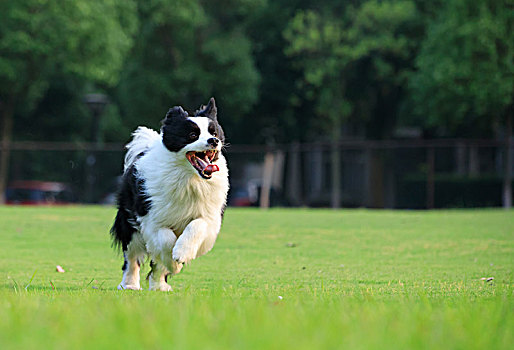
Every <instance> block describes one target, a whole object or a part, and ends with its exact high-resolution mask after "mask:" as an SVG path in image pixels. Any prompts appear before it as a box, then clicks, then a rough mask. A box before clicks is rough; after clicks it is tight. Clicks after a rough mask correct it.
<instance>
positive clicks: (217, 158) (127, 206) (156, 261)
mask: <svg viewBox="0 0 514 350" xmlns="http://www.w3.org/2000/svg"><path fill="white" fill-rule="evenodd" d="M132 135H133V139H132V141H131V142H129V143H128V144H127V153H126V155H125V167H124V173H123V182H122V185H121V188H120V191H119V193H118V213H117V215H116V219H115V221H114V225H113V226H112V228H111V236H112V238H113V245H114V246H116V247H121V248H122V250H123V255H124V258H125V262H124V264H123V268H122V270H123V279H122V280H121V283H120V284H119V286H118V289H135V290H140V289H141V286H140V282H139V280H140V277H139V270H140V266H141V263H142V261H144V258H145V257H146V256H149V257H150V267H151V271H150V273H149V274H148V281H149V289H150V290H161V291H170V290H172V289H171V286H170V285H169V284H168V283H167V276H168V275H169V274H172V275H174V274H177V273H179V272H180V270H181V269H182V267H183V266H184V265H185V264H188V263H189V262H190V261H191V260H193V259H195V258H197V257H199V256H201V255H203V254H205V253H207V252H208V251H209V250H211V249H212V247H213V246H214V242H215V241H216V237H217V236H218V233H219V231H220V228H221V221H222V219H223V212H224V209H225V205H226V199H227V192H228V188H229V183H228V168H227V163H226V161H225V158H224V157H223V154H222V153H221V149H222V147H223V143H224V141H225V137H224V133H223V129H222V128H221V126H220V125H219V123H218V120H217V109H216V103H215V101H214V98H211V99H210V101H209V103H208V104H207V106H201V107H200V109H199V110H198V111H196V112H195V113H194V115H189V114H188V113H187V112H185V111H184V110H183V109H182V107H178V106H177V107H173V108H171V109H170V110H169V111H168V113H167V114H166V118H165V119H164V120H163V121H162V127H161V132H160V134H159V133H157V132H155V131H154V130H151V129H148V128H145V127H139V128H138V129H137V130H136V131H135V132H134V133H133V134H132Z"/></svg>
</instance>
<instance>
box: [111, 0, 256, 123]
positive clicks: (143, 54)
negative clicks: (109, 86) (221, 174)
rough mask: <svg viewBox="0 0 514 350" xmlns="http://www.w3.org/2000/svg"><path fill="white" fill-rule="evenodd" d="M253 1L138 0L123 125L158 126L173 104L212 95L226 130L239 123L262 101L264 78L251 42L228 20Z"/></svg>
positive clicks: (120, 94)
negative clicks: (260, 91) (138, 23)
mask: <svg viewBox="0 0 514 350" xmlns="http://www.w3.org/2000/svg"><path fill="white" fill-rule="evenodd" d="M255 2H256V3H259V1H255ZM252 3H254V2H252V1H241V0H239V1H238V0H232V1H225V2H224V4H222V5H220V3H218V2H207V1H205V2H204V1H199V0H193V1H189V0H188V1H185V0H181V1H153V2H151V3H149V2H148V1H144V0H140V1H139V3H138V4H139V5H138V10H139V17H140V21H141V28H140V31H139V33H138V35H137V38H136V42H137V44H136V45H135V47H134V49H133V51H132V53H131V55H130V56H131V57H130V59H129V60H128V61H127V63H126V65H125V68H124V72H123V74H122V79H121V82H120V84H119V89H118V90H117V93H116V96H117V100H118V103H119V105H120V106H121V112H122V114H123V116H124V122H125V123H126V124H127V125H130V128H133V127H135V126H136V125H139V124H141V123H144V124H147V125H148V124H150V125H151V126H158V122H159V120H160V119H162V117H163V115H164V113H165V111H166V110H167V109H168V108H169V107H171V106H172V105H177V104H180V105H183V106H185V107H186V108H196V107H198V106H199V104H200V103H202V102H203V103H205V102H206V101H207V99H208V97H210V96H216V102H217V103H218V105H219V109H220V110H222V111H223V113H222V114H223V123H224V126H225V128H230V126H231V125H233V123H235V122H236V121H237V120H238V119H240V118H241V116H242V114H243V113H245V112H247V111H248V110H249V109H250V108H251V107H252V106H253V104H254V103H255V102H256V101H257V98H258V95H257V87H258V84H259V78H260V77H259V73H258V71H257V70H256V68H255V66H254V63H253V59H252V43H251V41H250V40H249V39H248V37H247V36H246V34H245V31H244V27H243V26H242V25H241V24H240V21H236V20H234V19H232V17H231V16H235V13H238V11H242V10H244V7H245V6H250V5H251V4H252ZM220 9H224V10H223V11H221V10H220Z"/></svg>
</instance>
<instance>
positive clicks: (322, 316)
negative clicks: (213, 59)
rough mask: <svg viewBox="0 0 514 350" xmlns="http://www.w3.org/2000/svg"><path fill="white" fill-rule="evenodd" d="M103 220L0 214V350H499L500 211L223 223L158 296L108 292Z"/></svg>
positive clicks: (68, 210) (291, 215)
mask: <svg viewBox="0 0 514 350" xmlns="http://www.w3.org/2000/svg"><path fill="white" fill-rule="evenodd" d="M114 215H115V210H114V208H110V207H97V206H88V207H61V208H57V207H53V208H52V207H50V208H49V207H47V208H27V207H25V208H21V207H1V208H0V220H1V222H2V227H1V231H0V246H2V247H3V251H2V254H1V255H0V315H2V317H0V340H1V343H2V348H3V349H31V348H37V347H41V344H44V345H45V347H48V348H53V349H68V348H94V349H105V348H109V349H117V348H127V347H131V348H133V347H136V348H181V349H204V348H205V349H232V348H233V349H293V348H294V349H313V348H315V349H338V348H348V349H436V348H444V349H485V348H491V349H510V348H511V347H512V343H513V342H514V334H513V332H512V328H513V326H514V314H513V313H512V308H513V306H514V301H513V299H512V293H513V285H512V281H513V277H514V276H513V267H514V266H513V261H512V256H513V254H514V241H513V236H512V232H513V230H514V226H513V225H514V222H513V221H512V212H508V211H504V210H454V211H425V212H421V211H405V212H402V211H396V212H391V211H367V210H345V211H333V210H305V209H302V210H284V209H274V210H268V211H261V210H258V209H235V208H229V209H228V210H227V212H226V215H225V220H224V223H223V228H222V231H221V234H220V237H219V238H218V242H217V243H216V246H215V247H214V249H213V250H212V251H211V252H210V253H209V254H207V255H205V256H203V257H201V258H199V259H197V260H194V261H193V262H192V263H191V265H190V266H187V267H186V268H185V269H184V270H183V271H182V272H181V273H180V274H179V275H177V276H175V277H173V278H172V279H171V280H170V283H171V284H172V285H173V287H174V291H173V292H171V293H160V292H148V291H139V292H133V291H117V290H116V289H115V288H116V286H117V284H118V283H119V281H120V278H121V270H120V267H121V264H122V257H121V256H119V255H117V254H116V253H115V252H114V251H113V250H112V249H111V247H110V240H109V235H108V229H109V225H110V223H111V222H112V220H113V218H114ZM56 265H61V266H62V267H63V268H64V269H65V270H66V272H65V273H57V272H56V271H55V267H56ZM148 269H149V267H148V263H146V264H145V265H144V268H143V270H144V271H143V275H144V274H145V273H146V272H147V271H148ZM482 277H494V280H492V281H491V282H486V281H483V280H481V278H482ZM29 282H30V283H29ZM27 285H29V286H28V287H27V290H26V291H25V289H24V287H25V286H27ZM143 286H144V287H147V282H143ZM279 296H280V297H282V299H280V298H279ZM113 335H116V336H113ZM199 335H201V336H199Z"/></svg>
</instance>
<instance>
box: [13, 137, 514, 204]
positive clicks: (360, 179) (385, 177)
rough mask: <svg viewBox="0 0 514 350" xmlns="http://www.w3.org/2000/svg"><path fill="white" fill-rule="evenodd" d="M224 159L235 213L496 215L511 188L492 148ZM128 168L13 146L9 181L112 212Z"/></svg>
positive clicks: (55, 147) (418, 145)
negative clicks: (488, 211) (55, 185)
mask: <svg viewBox="0 0 514 350" xmlns="http://www.w3.org/2000/svg"><path fill="white" fill-rule="evenodd" d="M226 157H227V160H228V163H229V167H230V173H231V192H230V197H229V204H232V205H259V204H261V205H265V206H266V205H267V204H269V205H271V206H277V205H278V206H311V207H328V206H334V205H340V206H342V207H369V208H409V209H422V208H447V207H484V206H488V207H490V206H501V205H502V194H503V192H504V188H505V185H506V183H505V181H504V174H505V164H506V162H505V161H506V147H505V143H504V142H499V141H494V140H394V141H367V140H362V141H343V142H339V143H337V144H330V143H311V144H287V145H275V146H273V147H269V146H262V145H255V146H248V145H246V146H245V145H233V146H231V147H230V148H229V149H228V150H227V152H226ZM511 157H512V152H511ZM122 161H123V145H121V144H103V145H99V146H98V145H95V144H91V143H48V142H15V143H13V144H12V145H11V158H10V171H9V180H10V181H11V182H12V181H14V180H43V181H58V182H63V183H66V184H69V185H70V186H71V188H72V192H73V193H74V196H75V199H76V200H77V201H80V202H104V203H112V202H113V198H114V196H113V194H114V192H115V191H116V187H117V182H118V181H119V176H120V175H121V171H122V168H123V166H122ZM511 164H512V162H511Z"/></svg>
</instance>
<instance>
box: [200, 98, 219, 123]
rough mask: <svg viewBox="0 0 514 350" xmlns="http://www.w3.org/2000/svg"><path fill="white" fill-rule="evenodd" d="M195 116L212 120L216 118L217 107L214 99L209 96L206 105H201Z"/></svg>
mask: <svg viewBox="0 0 514 350" xmlns="http://www.w3.org/2000/svg"><path fill="white" fill-rule="evenodd" d="M195 116H196V117H207V118H209V119H212V120H217V118H218V109H217V108H216V101H215V100H214V97H211V99H210V100H209V103H207V106H201V107H200V109H199V110H198V111H197V112H196V114H195Z"/></svg>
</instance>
